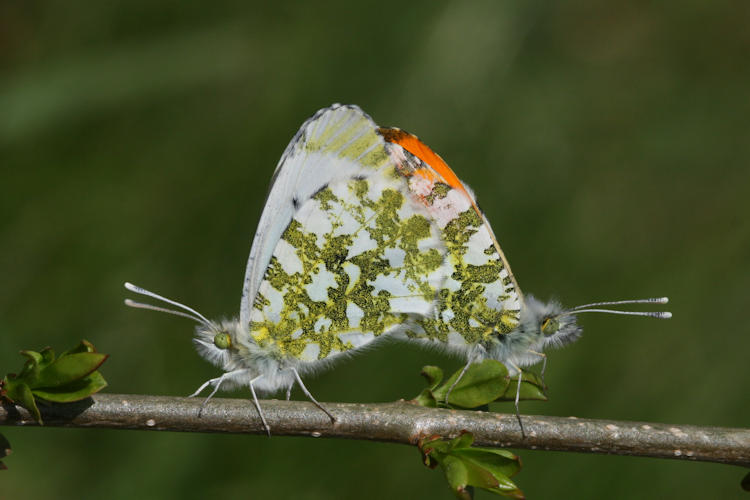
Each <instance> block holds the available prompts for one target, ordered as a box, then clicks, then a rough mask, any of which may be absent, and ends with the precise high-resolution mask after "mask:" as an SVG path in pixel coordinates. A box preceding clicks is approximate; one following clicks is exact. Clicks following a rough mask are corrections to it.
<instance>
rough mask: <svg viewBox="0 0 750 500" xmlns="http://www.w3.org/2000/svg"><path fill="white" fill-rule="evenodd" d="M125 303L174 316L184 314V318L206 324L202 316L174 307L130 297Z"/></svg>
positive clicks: (136, 307)
mask: <svg viewBox="0 0 750 500" xmlns="http://www.w3.org/2000/svg"><path fill="white" fill-rule="evenodd" d="M125 305H126V306H128V307H133V308H135V309H148V310H149V311H158V312H163V313H167V314H172V315H174V316H182V317H183V318H189V319H192V320H193V321H196V322H198V323H200V324H201V325H205V323H203V321H202V320H201V319H200V318H196V317H195V316H193V315H192V314H188V313H185V312H182V311H175V310H174V309H167V308H166V307H159V306H154V305H151V304H144V303H143V302H136V301H134V300H130V299H125Z"/></svg>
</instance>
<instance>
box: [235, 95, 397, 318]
mask: <svg viewBox="0 0 750 500" xmlns="http://www.w3.org/2000/svg"><path fill="white" fill-rule="evenodd" d="M376 130H377V127H376V125H375V124H374V123H373V121H372V120H371V119H370V117H369V116H367V115H366V114H365V113H364V112H363V111H362V110H361V109H359V108H358V107H356V106H342V105H338V104H335V105H333V106H331V107H330V108H325V109H322V110H320V111H318V112H317V113H316V114H315V115H314V116H312V117H311V118H310V119H308V120H307V121H306V122H305V123H304V124H303V125H302V127H301V128H300V130H299V131H298V132H297V134H296V135H295V136H294V138H293V139H292V141H291V142H290V143H289V145H288V146H287V148H286V150H285V151H284V154H283V155H282V157H281V160H280V161H279V164H278V166H277V167H276V171H275V172H274V176H273V179H272V180H271V188H270V191H269V193H268V198H267V200H266V204H265V207H264V209H263V214H262V215H261V217H260V221H259V222H258V228H257V230H256V233H255V238H254V239H253V245H252V248H251V250H250V257H249V259H248V262H247V269H246V271H245V281H244V284H243V289H242V303H241V306H240V321H241V322H242V324H245V325H246V324H247V323H248V321H249V320H250V309H251V307H252V302H253V299H254V298H255V296H256V294H257V292H258V289H259V287H260V284H261V281H262V279H263V276H264V274H265V272H266V268H267V267H268V265H269V262H270V260H271V255H272V254H273V252H274V249H275V248H276V245H277V242H278V241H279V238H280V237H281V235H282V233H283V232H284V231H285V230H286V229H287V226H288V225H289V222H290V221H291V220H292V217H293V215H294V213H295V212H296V211H297V210H298V208H299V207H300V206H301V205H302V204H303V203H305V202H306V200H308V199H309V198H310V197H311V196H312V195H313V194H314V193H315V192H317V191H318V190H320V189H321V188H322V187H323V186H325V185H327V184H329V183H331V182H332V181H334V180H335V179H342V178H344V177H351V176H355V175H371V174H372V173H373V172H375V171H384V170H388V168H389V167H390V170H392V169H393V166H394V164H393V162H392V159H391V158H390V157H389V156H388V154H387V153H386V151H385V141H384V140H383V138H382V137H381V136H380V135H379V134H377V133H376Z"/></svg>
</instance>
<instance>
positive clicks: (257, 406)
mask: <svg viewBox="0 0 750 500" xmlns="http://www.w3.org/2000/svg"><path fill="white" fill-rule="evenodd" d="M262 377H263V375H258V376H257V377H255V378H254V379H252V380H251V381H250V383H249V384H248V385H249V386H250V394H252V395H253V404H254V405H255V409H256V410H258V415H260V421H261V422H263V428H264V429H266V434H268V437H271V428H270V427H269V426H268V422H266V417H265V415H263V410H261V409H260V403H259V402H258V396H256V395H255V387H253V384H254V383H255V382H257V381H258V380H260V379H261V378H262Z"/></svg>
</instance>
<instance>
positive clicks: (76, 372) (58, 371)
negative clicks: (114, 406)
mask: <svg viewBox="0 0 750 500" xmlns="http://www.w3.org/2000/svg"><path fill="white" fill-rule="evenodd" d="M107 356H108V355H107V354H99V353H96V352H78V353H74V354H66V355H65V356H61V357H59V358H57V360H56V361H55V362H54V363H52V364H50V365H49V366H47V367H46V368H44V369H43V370H41V371H40V372H39V376H38V377H37V379H36V381H35V382H34V385H33V387H34V388H40V387H44V388H49V387H58V386H62V385H65V384H69V383H71V382H73V381H74V380H78V379H81V378H83V377H85V376H87V375H88V374H89V373H91V372H93V371H94V370H96V369H97V368H99V366H100V365H101V364H102V363H104V361H105V360H106V359H107Z"/></svg>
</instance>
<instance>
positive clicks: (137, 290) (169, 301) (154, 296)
mask: <svg viewBox="0 0 750 500" xmlns="http://www.w3.org/2000/svg"><path fill="white" fill-rule="evenodd" d="M125 288H127V289H128V290H130V291H131V292H133V293H137V294H139V295H145V296H146V297H151V298H152V299H156V300H161V301H162V302H166V303H167V304H171V305H173V306H177V307H179V308H180V309H183V310H185V311H187V312H188V313H190V314H187V313H184V312H182V311H175V310H173V309H166V308H164V307H158V306H152V305H150V304H143V303H141V302H135V301H132V300H130V299H127V300H125V305H126V306H129V307H135V308H136V309H150V310H152V311H159V312H164V313H167V314H173V315H175V316H183V317H185V318H190V319H192V320H194V321H197V322H198V323H202V324H204V325H206V326H208V325H211V321H209V320H208V318H206V317H205V316H203V315H202V314H201V313H199V312H198V311H196V310H195V309H193V308H192V307H188V306H186V305H185V304H180V303H179V302H177V301H175V300H172V299H168V298H166V297H162V296H161V295H159V294H157V293H154V292H151V291H149V290H146V289H145V288H141V287H139V286H137V285H134V284H132V283H127V282H126V283H125Z"/></svg>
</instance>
